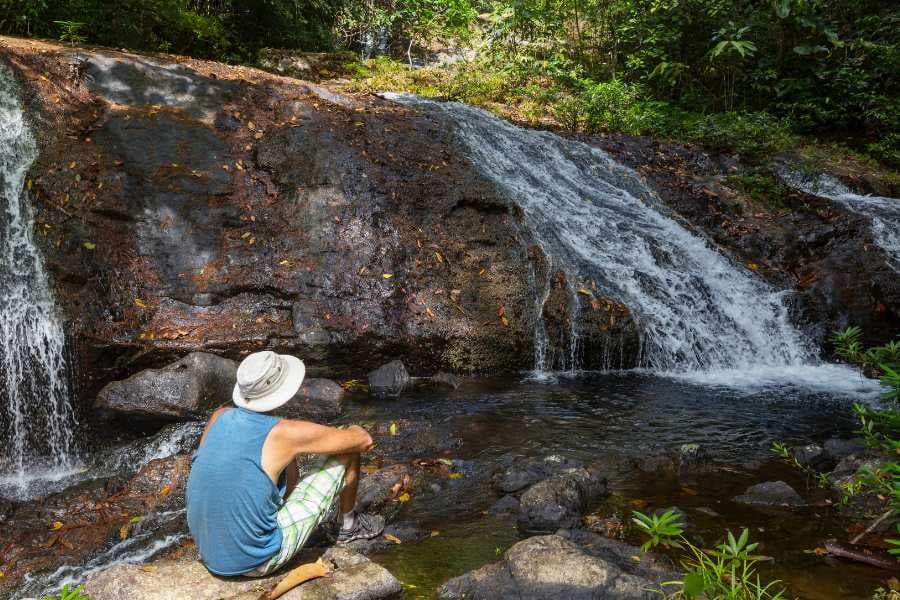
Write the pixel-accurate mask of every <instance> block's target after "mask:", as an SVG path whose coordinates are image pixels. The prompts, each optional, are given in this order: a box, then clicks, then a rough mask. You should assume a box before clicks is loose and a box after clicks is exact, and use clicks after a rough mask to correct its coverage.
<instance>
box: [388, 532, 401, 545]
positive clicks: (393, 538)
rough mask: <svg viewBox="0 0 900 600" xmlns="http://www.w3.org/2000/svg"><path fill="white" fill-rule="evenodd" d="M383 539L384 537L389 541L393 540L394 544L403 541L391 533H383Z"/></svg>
mask: <svg viewBox="0 0 900 600" xmlns="http://www.w3.org/2000/svg"><path fill="white" fill-rule="evenodd" d="M384 539H386V540H387V541H389V542H393V543H395V544H402V543H403V542H401V541H400V538H398V537H397V536H396V535H391V534H390V533H385V534H384Z"/></svg>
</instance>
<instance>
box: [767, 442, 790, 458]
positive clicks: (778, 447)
mask: <svg viewBox="0 0 900 600" xmlns="http://www.w3.org/2000/svg"><path fill="white" fill-rule="evenodd" d="M769 451H771V452H772V453H773V454H777V455H778V456H780V457H781V458H784V459H789V458H790V457H791V450H790V449H789V448H788V447H787V446H785V445H784V444H782V443H781V442H772V447H771V448H769Z"/></svg>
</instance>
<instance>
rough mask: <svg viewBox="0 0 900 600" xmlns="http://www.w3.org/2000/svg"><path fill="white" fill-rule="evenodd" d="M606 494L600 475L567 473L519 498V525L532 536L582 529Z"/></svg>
mask: <svg viewBox="0 0 900 600" xmlns="http://www.w3.org/2000/svg"><path fill="white" fill-rule="evenodd" d="M605 493H606V479H604V478H603V477H601V476H600V475H599V474H597V473H596V472H594V471H591V470H589V469H585V468H583V467H580V468H575V469H567V470H566V471H563V472H562V473H559V474H557V475H554V476H553V477H550V478H548V479H545V480H543V481H539V482H538V483H536V484H534V485H532V486H531V487H530V488H528V489H527V490H525V492H524V493H523V494H522V496H521V497H520V498H519V516H518V525H519V527H520V528H521V529H523V530H525V531H532V532H550V531H556V530H558V529H571V528H573V527H578V526H579V525H580V524H581V518H582V517H583V516H584V514H585V512H587V511H588V510H589V509H591V508H593V507H594V505H595V504H597V502H598V501H599V500H600V498H601V496H602V495H604V494H605Z"/></svg>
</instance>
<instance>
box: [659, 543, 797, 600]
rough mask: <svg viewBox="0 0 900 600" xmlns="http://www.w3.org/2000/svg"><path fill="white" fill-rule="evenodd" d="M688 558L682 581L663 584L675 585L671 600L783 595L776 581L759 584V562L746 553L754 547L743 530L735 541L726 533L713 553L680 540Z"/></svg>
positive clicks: (777, 599) (763, 599)
mask: <svg viewBox="0 0 900 600" xmlns="http://www.w3.org/2000/svg"><path fill="white" fill-rule="evenodd" d="M683 542H684V545H685V547H686V548H687V550H688V551H689V553H690V554H689V556H688V557H687V558H686V559H685V560H684V561H682V566H683V567H684V570H685V575H684V578H683V579H681V580H678V581H667V582H664V583H663V585H664V586H678V589H677V591H675V592H674V593H673V594H672V596H673V597H675V598H698V597H701V596H705V597H706V598H710V599H720V598H721V599H728V600H781V599H782V598H784V592H783V590H781V589H780V587H779V584H780V583H781V582H780V581H777V580H776V581H772V582H769V583H763V582H762V579H761V578H760V576H759V574H758V572H757V570H756V565H757V563H758V562H759V561H760V560H761V559H762V557H759V556H753V555H751V554H750V553H751V552H753V550H754V549H756V547H757V544H755V543H754V544H751V543H749V533H748V531H747V530H746V529H744V530H743V531H742V532H741V535H740V536H739V537H738V538H737V539H735V538H734V535H733V534H732V533H731V532H730V531H729V532H728V535H727V538H726V540H725V541H724V542H723V543H722V544H720V545H719V546H717V550H715V551H706V550H702V549H701V548H698V547H697V546H695V545H693V544H691V543H690V542H688V541H687V540H683Z"/></svg>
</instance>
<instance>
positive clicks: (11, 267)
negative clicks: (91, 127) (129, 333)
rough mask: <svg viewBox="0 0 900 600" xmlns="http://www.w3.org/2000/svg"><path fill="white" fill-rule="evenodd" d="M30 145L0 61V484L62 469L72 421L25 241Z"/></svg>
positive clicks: (30, 242) (53, 329)
mask: <svg viewBox="0 0 900 600" xmlns="http://www.w3.org/2000/svg"><path fill="white" fill-rule="evenodd" d="M36 156H37V144H36V143H35V140H34V137H33V136H32V134H31V132H30V131H29V129H28V126H27V123H26V122H25V118H24V115H23V112H22V108H21V106H20V105H19V101H18V99H17V96H16V80H15V77H14V76H13V72H12V70H11V69H10V68H9V67H7V66H6V65H4V64H2V63H0V195H2V202H3V207H2V209H0V431H2V433H3V436H2V439H3V441H4V444H3V446H4V447H3V450H2V451H0V487H3V488H12V489H13V490H15V489H16V488H20V489H21V488H23V487H24V486H25V485H26V482H27V481H28V480H29V479H31V478H33V477H34V476H35V474H36V472H37V471H43V473H42V475H41V476H49V477H54V476H57V475H59V474H60V472H61V471H66V470H68V469H69V468H70V467H71V466H72V465H71V462H70V461H71V456H72V453H73V437H72V436H73V430H74V426H75V417H74V412H73V410H72V406H71V404H70V399H69V380H68V369H67V365H66V359H65V335H64V333H63V329H62V326H61V325H60V322H59V320H58V318H57V314H56V306H55V304H54V302H53V297H52V295H51V293H50V287H49V284H48V281H47V274H46V272H45V271H44V266H43V262H42V259H41V255H40V253H39V252H38V249H37V247H36V246H35V243H34V239H33V218H32V214H31V207H30V204H29V199H28V193H27V191H25V190H26V188H28V187H30V185H29V184H26V181H25V177H26V173H27V171H28V168H29V166H30V165H31V163H32V161H33V160H34V159H35V158H36Z"/></svg>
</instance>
